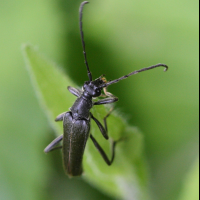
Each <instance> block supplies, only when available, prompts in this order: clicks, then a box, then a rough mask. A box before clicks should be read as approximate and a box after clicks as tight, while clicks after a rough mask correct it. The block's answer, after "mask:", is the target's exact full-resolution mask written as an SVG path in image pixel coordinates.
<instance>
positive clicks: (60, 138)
mask: <svg viewBox="0 0 200 200" xmlns="http://www.w3.org/2000/svg"><path fill="white" fill-rule="evenodd" d="M62 139H63V135H60V136H58V137H57V138H56V139H54V140H53V141H52V142H51V143H50V144H49V145H48V146H47V147H46V148H45V149H44V152H45V153H48V152H50V151H53V150H56V149H60V148H62V146H58V147H56V145H57V144H58V143H59V142H60V141H61V140H62Z"/></svg>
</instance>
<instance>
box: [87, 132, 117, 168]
mask: <svg viewBox="0 0 200 200" xmlns="http://www.w3.org/2000/svg"><path fill="white" fill-rule="evenodd" d="M90 138H91V139H92V142H93V143H94V145H95V147H96V148H97V150H98V151H99V153H100V154H101V156H102V158H103V159H104V161H105V162H106V163H107V165H109V166H110V165H111V164H112V163H113V161H114V158H115V146H116V143H117V142H118V141H114V142H113V143H112V157H111V160H109V158H108V156H107V155H106V153H105V152H104V150H103V149H102V148H101V146H100V145H99V143H98V142H97V141H96V140H95V138H94V137H93V136H92V134H90Z"/></svg>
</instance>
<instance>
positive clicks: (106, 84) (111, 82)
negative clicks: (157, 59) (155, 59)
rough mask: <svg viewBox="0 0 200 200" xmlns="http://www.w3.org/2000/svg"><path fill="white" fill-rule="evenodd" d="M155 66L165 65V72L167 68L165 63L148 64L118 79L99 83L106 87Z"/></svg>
mask: <svg viewBox="0 0 200 200" xmlns="http://www.w3.org/2000/svg"><path fill="white" fill-rule="evenodd" d="M156 67H165V69H164V71H165V72H166V71H167V70H168V66H167V65H165V64H160V63H159V64H157V65H152V66H150V67H146V68H143V69H140V70H137V71H133V72H131V73H130V74H127V75H124V76H122V77H120V78H118V79H115V80H113V81H109V82H107V83H105V84H102V85H101V88H104V87H107V86H109V85H111V84H113V83H117V82H119V81H121V80H123V79H126V78H128V77H129V76H132V75H134V74H138V73H139V72H144V71H147V70H150V69H154V68H156Z"/></svg>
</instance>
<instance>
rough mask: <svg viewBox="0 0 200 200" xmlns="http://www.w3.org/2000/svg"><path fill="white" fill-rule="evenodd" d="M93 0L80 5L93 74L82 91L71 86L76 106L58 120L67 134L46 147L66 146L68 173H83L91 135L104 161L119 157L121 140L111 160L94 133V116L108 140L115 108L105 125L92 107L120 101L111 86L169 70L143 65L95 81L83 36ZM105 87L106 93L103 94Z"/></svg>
mask: <svg viewBox="0 0 200 200" xmlns="http://www.w3.org/2000/svg"><path fill="white" fill-rule="evenodd" d="M87 3H89V2H87V1H84V2H82V3H81V5H80V8H79V17H80V18H79V26H80V34H81V41H82V47H83V55H84V60H85V65H86V68H87V74H88V77H89V81H85V83H84V85H83V89H82V90H79V89H76V88H73V87H71V86H68V90H69V92H71V93H72V94H73V95H75V96H76V97H77V99H76V101H75V102H74V104H73V106H72V107H71V108H70V111H69V112H64V113H61V114H60V115H58V116H57V117H56V119H55V121H63V129H64V133H63V135H61V136H59V137H57V138H56V139H54V140H53V141H52V142H51V143H50V144H49V145H48V146H47V147H46V148H45V149H44V152H45V153H48V152H50V151H52V150H55V149H60V148H62V153H63V162H64V169H65V172H66V174H68V176H80V175H81V174H82V172H83V169H82V159H83V153H84V149H85V145H86V142H87V139H88V137H90V138H91V139H92V142H93V143H94V145H95V147H96V148H97V150H98V151H99V153H100V154H101V156H102V157H103V159H104V161H105V162H106V163H107V165H111V164H112V162H113V160H114V157H115V145H116V143H117V141H114V142H113V144H112V157H111V159H108V157H107V155H106V154H105V152H104V151H103V149H102V148H101V146H100V145H99V144H98V142H97V141H96V140H95V138H94V137H93V135H92V134H91V133H90V119H91V118H92V119H93V120H94V121H95V122H96V124H97V126H98V127H99V129H100V131H101V133H102V135H103V137H104V138H105V139H106V140H107V139H108V129H107V122H106V120H107V117H108V116H109V115H110V113H111V111H109V113H108V114H107V115H106V116H105V117H104V126H103V125H102V124H101V123H100V122H99V121H98V120H97V119H96V118H95V117H94V116H93V115H92V113H91V112H90V109H91V108H92V107H93V106H94V105H101V104H110V103H114V102H116V101H118V98H117V97H115V96H114V95H113V94H111V93H109V92H107V90H106V88H107V87H108V86H109V85H112V84H114V83H117V82H119V81H121V80H123V79H126V78H128V77H129V76H131V75H134V74H137V73H139V72H143V71H147V70H150V69H154V68H156V67H165V69H164V71H167V69H168V66H167V65H165V64H157V65H153V66H150V67H147V68H143V69H140V70H137V71H134V72H131V73H130V74H128V75H125V76H122V77H120V78H118V79H115V80H112V81H108V82H107V81H106V79H105V78H104V77H103V76H100V77H99V78H97V79H95V80H92V74H91V72H90V69H89V66H88V62H87V57H86V52H85V42H84V37H83V30H82V12H83V6H84V5H85V4H87ZM102 90H103V91H104V94H102ZM100 96H101V97H104V98H103V99H100V100H98V101H92V99H93V98H96V97H100ZM61 140H63V144H62V146H57V145H58V143H59V142H61Z"/></svg>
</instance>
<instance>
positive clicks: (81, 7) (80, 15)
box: [79, 1, 92, 81]
mask: <svg viewBox="0 0 200 200" xmlns="http://www.w3.org/2000/svg"><path fill="white" fill-rule="evenodd" d="M87 3H89V2H88V1H83V2H82V3H81V5H80V8H79V17H80V18H79V26H80V33H81V42H82V46H83V55H84V59H85V65H86V67H87V73H88V77H89V80H90V81H92V74H91V72H90V69H89V66H88V62H87V57H86V52H85V42H84V35H83V28H82V26H83V23H82V18H83V6H84V5H85V4H87Z"/></svg>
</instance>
